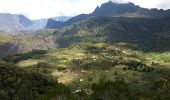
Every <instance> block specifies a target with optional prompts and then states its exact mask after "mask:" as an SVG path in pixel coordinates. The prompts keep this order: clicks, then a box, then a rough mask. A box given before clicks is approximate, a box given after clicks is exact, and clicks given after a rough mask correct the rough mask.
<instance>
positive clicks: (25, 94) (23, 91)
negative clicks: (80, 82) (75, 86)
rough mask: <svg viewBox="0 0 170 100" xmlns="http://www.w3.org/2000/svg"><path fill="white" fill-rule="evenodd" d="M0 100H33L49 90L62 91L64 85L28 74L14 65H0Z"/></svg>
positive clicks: (38, 75) (42, 76) (36, 74)
mask: <svg viewBox="0 0 170 100" xmlns="http://www.w3.org/2000/svg"><path fill="white" fill-rule="evenodd" d="M0 70H1V72H0V99H2V100H35V99H36V98H37V97H38V96H39V95H41V94H44V93H45V92H46V91H48V90H49V89H50V88H55V89H56V91H61V92H63V91H65V90H62V88H64V85H62V84H58V83H57V81H56V80H55V79H53V78H52V77H49V76H45V75H42V74H40V73H37V72H30V71H29V72H28V71H26V70H23V69H20V68H18V67H16V66H14V65H10V64H6V63H0ZM57 93H58V92H57Z"/></svg>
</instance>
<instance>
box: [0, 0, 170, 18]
mask: <svg viewBox="0 0 170 100" xmlns="http://www.w3.org/2000/svg"><path fill="white" fill-rule="evenodd" d="M108 1H109V0H0V13H11V14H23V15H25V16H27V17H28V18H30V19H40V18H50V17H56V16H75V15H78V14H82V13H86V14H88V13H91V12H93V10H94V9H95V8H96V7H97V6H100V5H101V4H102V3H104V2H108ZM114 1H117V2H120V3H125V2H133V3H135V4H136V5H140V6H141V7H145V8H159V9H170V0H114Z"/></svg>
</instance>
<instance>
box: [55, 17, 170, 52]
mask: <svg viewBox="0 0 170 100" xmlns="http://www.w3.org/2000/svg"><path fill="white" fill-rule="evenodd" d="M169 22H170V18H125V17H93V18H89V19H88V20H86V21H83V22H81V23H78V24H75V25H73V26H72V27H71V28H68V29H65V31H64V32H60V30H58V31H56V32H55V33H54V34H55V35H56V37H57V43H58V44H59V46H60V47H66V46H68V45H71V44H74V43H79V42H81V41H100V42H107V43H113V42H127V43H132V44H135V45H137V46H138V47H139V48H141V49H149V50H169V49H170V46H169V32H170V29H169V27H170V23H169ZM61 31H62V29H61ZM59 34H60V36H59Z"/></svg>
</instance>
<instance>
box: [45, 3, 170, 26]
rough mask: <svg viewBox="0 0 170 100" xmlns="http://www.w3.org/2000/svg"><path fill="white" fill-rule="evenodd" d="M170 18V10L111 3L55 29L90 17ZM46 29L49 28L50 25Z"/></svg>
mask: <svg viewBox="0 0 170 100" xmlns="http://www.w3.org/2000/svg"><path fill="white" fill-rule="evenodd" d="M94 16H95V17H101V16H103V17H170V10H162V9H161V10H158V9H156V8H155V9H147V8H141V7H139V6H137V5H135V4H133V3H125V4H120V3H116V2H112V1H109V2H107V3H104V4H102V5H101V6H100V7H99V6H98V7H96V9H95V10H94V12H92V13H90V14H81V15H78V16H75V17H73V18H71V19H70V20H68V21H66V22H63V23H62V25H61V23H59V27H57V25H56V24H57V23H56V22H54V23H56V24H55V26H54V28H60V27H63V26H68V25H72V24H74V23H77V22H80V21H83V20H85V19H87V18H89V17H94ZM46 28H53V27H49V26H48V24H47V25H46Z"/></svg>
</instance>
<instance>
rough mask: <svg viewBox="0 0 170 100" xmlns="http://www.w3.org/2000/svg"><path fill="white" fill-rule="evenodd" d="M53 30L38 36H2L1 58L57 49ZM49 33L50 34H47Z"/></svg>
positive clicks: (40, 33)
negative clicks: (32, 51)
mask: <svg viewBox="0 0 170 100" xmlns="http://www.w3.org/2000/svg"><path fill="white" fill-rule="evenodd" d="M50 32H53V31H51V30H48V31H43V30H42V31H40V30H39V31H38V32H37V33H36V35H33V36H29V35H20V36H19V35H15V36H8V35H1V36H0V37H1V38H2V40H1V41H0V57H5V56H8V55H13V54H20V53H26V52H28V51H31V50H49V49H54V48H56V47H57V44H56V43H55V41H56V40H55V37H53V36H52V35H51V33H50ZM47 33H49V34H47Z"/></svg>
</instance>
